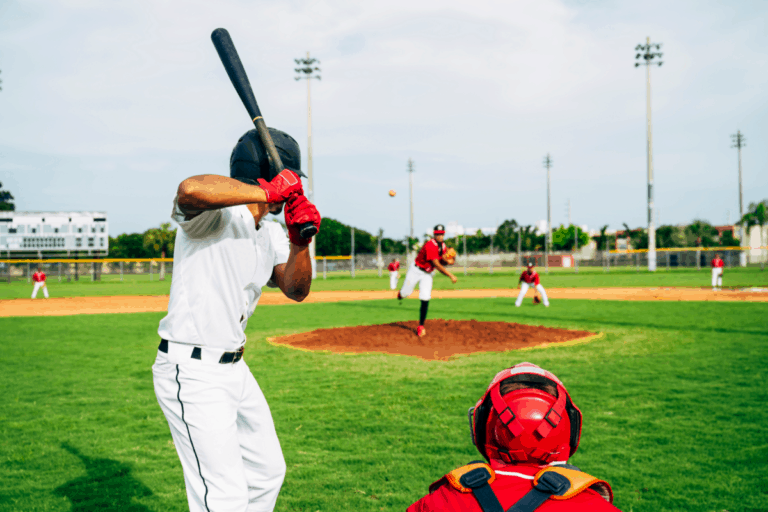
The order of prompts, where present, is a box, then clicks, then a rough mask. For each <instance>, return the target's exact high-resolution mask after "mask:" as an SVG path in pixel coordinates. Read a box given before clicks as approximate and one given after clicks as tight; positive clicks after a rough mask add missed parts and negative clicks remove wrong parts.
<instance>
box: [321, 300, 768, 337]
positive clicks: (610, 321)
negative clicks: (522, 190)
mask: <svg viewBox="0 0 768 512" xmlns="http://www.w3.org/2000/svg"><path fill="white" fill-rule="evenodd" d="M442 300H459V299H442ZM497 300H500V301H508V302H509V305H510V316H511V317H512V318H510V320H512V321H515V320H528V321H531V320H532V321H537V322H541V321H543V320H547V318H546V317H543V316H541V315H529V314H526V313H524V312H521V311H520V310H518V309H517V308H515V307H514V306H515V302H514V299H506V298H504V299H497ZM441 302H442V301H441ZM336 304H338V305H340V306H346V307H355V308H370V309H391V310H396V311H402V310H403V308H402V306H401V305H375V304H366V303H363V302H337V303H336ZM411 309H413V311H414V316H415V317H418V313H419V311H418V308H411ZM440 311H441V312H450V313H457V314H460V315H464V316H470V317H471V318H475V319H477V318H478V317H483V316H486V317H492V318H494V319H496V320H497V321H498V318H499V312H498V311H490V312H489V311H471V310H468V309H453V308H451V307H450V306H446V304H445V303H443V304H442V305H441V309H440ZM551 320H554V321H566V322H577V323H587V324H589V323H592V324H598V325H613V326H617V327H640V328H643V329H659V330H666V331H679V330H681V329H685V330H686V331H696V332H704V333H712V332H716V333H722V334H750V335H755V334H757V335H761V336H765V335H766V332H765V331H764V330H761V329H755V330H750V329H732V328H725V327H698V326H696V325H691V324H688V325H682V324H672V325H665V324H661V323H655V322H653V321H650V322H649V321H647V320H642V321H637V322H627V321H621V320H616V319H615V318H606V317H602V318H592V317H589V316H579V317H573V316H563V315H558V316H553V317H552V318H551Z"/></svg>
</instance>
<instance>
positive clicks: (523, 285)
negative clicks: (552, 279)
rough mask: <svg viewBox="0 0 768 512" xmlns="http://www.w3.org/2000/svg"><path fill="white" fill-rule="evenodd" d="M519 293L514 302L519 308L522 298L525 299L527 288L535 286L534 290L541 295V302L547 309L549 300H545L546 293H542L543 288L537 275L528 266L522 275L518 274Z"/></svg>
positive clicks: (530, 266)
mask: <svg viewBox="0 0 768 512" xmlns="http://www.w3.org/2000/svg"><path fill="white" fill-rule="evenodd" d="M519 282H520V293H519V294H518V295H517V300H516V301H515V306H516V307H518V308H519V307H520V304H522V303H523V297H525V293H526V292H527V291H528V288H530V287H531V286H535V287H536V290H538V292H539V293H540V294H541V301H542V302H543V303H544V305H545V306H547V307H549V299H548V298H547V292H546V291H544V287H543V286H541V283H540V282H539V273H538V272H536V271H535V270H533V266H532V265H529V266H528V270H524V271H523V273H522V274H520V281H519Z"/></svg>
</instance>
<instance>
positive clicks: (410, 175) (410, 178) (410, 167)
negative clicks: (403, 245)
mask: <svg viewBox="0 0 768 512" xmlns="http://www.w3.org/2000/svg"><path fill="white" fill-rule="evenodd" d="M408 191H409V197H410V201H411V235H410V238H409V239H408V249H409V250H410V245H411V238H413V159H412V158H409V159H408Z"/></svg>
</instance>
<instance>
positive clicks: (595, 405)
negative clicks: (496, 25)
mask: <svg viewBox="0 0 768 512" xmlns="http://www.w3.org/2000/svg"><path fill="white" fill-rule="evenodd" d="M766 312H768V307H767V306H766V305H763V304H741V303H736V304H733V303H718V304H712V303H654V302H647V303H646V302H633V303H628V302H611V301H601V302H593V301H575V300H570V301H557V303H553V306H552V307H550V308H548V309H545V308H543V307H532V306H530V303H529V302H528V303H527V304H526V305H525V306H524V307H522V308H519V309H516V308H514V307H513V301H512V300H511V299H484V300H479V299H478V300H462V299H454V300H435V301H433V303H432V305H431V307H430V317H431V318H451V319H470V318H474V319H477V320H488V321H499V320H501V321H518V322H522V323H527V324H538V325H546V326H552V327H565V328H577V329H584V330H591V331H596V332H604V333H605V335H604V336H603V337H602V338H600V339H598V340H595V341H593V342H591V343H588V344H585V345H577V346H573V347H555V348H546V349H541V350H532V351H526V352H522V353H514V352H505V353H486V354H477V355H473V356H468V357H459V358H456V359H454V360H451V361H448V362H436V361H432V362H427V361H422V360H418V359H414V358H409V357H405V356H388V355H381V354H363V355H354V356H350V355H336V354H330V353H312V352H302V351H297V350H291V349H288V348H284V347H275V346H272V345H269V344H267V343H266V342H265V339H266V337H267V336H277V335H281V334H289V333H294V332H302V331H308V330H313V329H317V328H327V327H335V326H347V325H358V324H377V323H384V322H391V321H399V320H412V319H415V318H416V317H417V315H418V301H405V302H404V303H403V304H402V305H399V304H397V302H396V301H372V302H365V303H336V304H308V305H304V306H302V307H301V308H296V307H291V306H270V307H260V308H259V309H258V310H257V312H256V315H255V316H254V317H252V319H251V322H250V324H249V328H248V336H249V342H248V349H247V351H246V361H247V362H248V364H249V365H250V367H251V369H252V371H253V373H254V375H255V376H256V378H257V380H258V381H259V383H260V385H261V387H262V389H263V390H264V393H265V395H266V396H267V399H268V400H269V403H270V406H271V408H272V413H273V416H274V418H275V423H276V426H277V429H278V434H279V436H280V439H281V443H282V446H283V450H284V453H285V457H286V462H287V464H288V475H287V477H286V482H285V485H284V487H283V490H282V492H281V495H280V498H279V499H278V507H277V510H282V511H288V510H312V511H315V510H327V511H333V510H371V511H378V510H381V509H382V508H383V509H384V510H403V509H404V508H405V507H406V506H407V505H408V504H410V503H411V502H412V501H414V500H415V499H417V498H418V497H419V496H421V495H422V494H423V493H424V492H426V487H427V485H428V484H429V483H430V482H432V481H433V480H435V479H436V478H438V477H440V476H441V475H442V474H443V473H445V472H447V471H449V470H451V469H453V468H454V467H456V466H458V465H460V464H463V463H465V462H468V461H470V460H473V459H477V458H478V454H477V452H476V451H475V450H474V449H473V448H472V446H471V445H470V443H469V435H468V429H467V420H466V409H467V408H468V407H469V406H470V405H473V404H474V401H475V400H477V398H478V397H479V396H480V395H481V394H482V392H483V391H484V389H485V386H486V385H487V384H488V382H489V381H490V379H491V378H492V376H493V375H494V374H495V373H496V372H497V371H498V370H500V369H502V368H504V367H506V366H509V365H510V364H513V363H516V362H519V361H521V360H529V361H532V362H534V363H537V364H540V365H542V366H544V367H545V368H548V369H550V370H552V371H554V372H555V373H556V374H557V375H558V376H560V377H561V378H562V379H563V381H564V382H565V383H566V385H567V386H568V388H569V391H571V393H572V396H573V397H574V401H575V402H576V403H577V405H578V406H579V407H580V408H581V409H582V411H583V413H584V417H585V424H584V432H583V437H582V444H581V447H580V449H579V452H578V453H577V454H576V456H575V457H574V458H573V459H572V461H573V462H574V463H576V464H577V465H580V466H581V467H582V468H583V469H584V470H586V471H588V472H591V473H593V474H595V475H596V476H599V477H601V478H605V479H607V480H608V481H609V482H611V484H612V485H613V487H614V491H615V493H616V504H617V505H618V506H619V507H620V508H622V509H624V510H633V511H666V510H669V511H671V510H692V511H714V510H718V511H722V510H729V511H731V512H734V511H754V510H766V509H768V495H767V494H766V492H765V490H766V489H768V477H766V470H768V467H767V466H768V464H767V463H766V460H768V441H767V440H766V436H765V425H768V412H766V409H765V403H766V402H767V400H766V399H768V396H766V395H767V393H766V384H767V382H766V380H768V378H766V371H765V361H766V356H767V355H768V348H766V347H767V346H768V334H766V333H768V325H767V323H766ZM162 316H163V315H162V314H154V313H146V314H134V315H93V316H74V317H51V318H4V319H0V346H2V347H3V350H2V352H0V365H1V366H0V369H2V372H0V382H2V385H3V389H4V390H5V391H6V392H5V393H4V394H3V395H2V398H0V400H2V413H0V422H2V428H1V429H0V432H2V436H3V442H2V444H1V445H0V479H2V481H3V483H4V486H3V487H2V489H0V510H8V511H11V510H13V511H17V510H25V511H27V510H29V511H38V510H39V511H44V510H45V511H53V510H56V511H58V510H61V511H69V510H95V509H99V508H101V509H107V510H110V509H111V510H131V511H166V510H167V511H181V510H186V509H187V508H186V497H185V494H184V487H183V477H182V472H181V468H180V465H179V462H178V458H177V456H176V452H175V449H174V447H173V445H172V443H171V442H170V432H169V431H168V426H167V424H166V422H165V418H164V417H163V415H162V413H161V411H160V409H159V407H158V405H157V402H156V400H155V396H154V392H153V389H152V376H151V370H150V366H151V364H152V362H153V360H154V357H155V354H156V347H157V341H158V340H157V335H156V328H157V322H158V321H159V320H160V318H161V317H162Z"/></svg>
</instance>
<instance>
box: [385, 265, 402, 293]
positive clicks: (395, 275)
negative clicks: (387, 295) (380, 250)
mask: <svg viewBox="0 0 768 512" xmlns="http://www.w3.org/2000/svg"><path fill="white" fill-rule="evenodd" d="M387 269H388V270H389V289H390V290H396V289H397V281H398V280H400V262H399V261H393V262H392V263H390V264H389V265H388V266H387Z"/></svg>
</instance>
